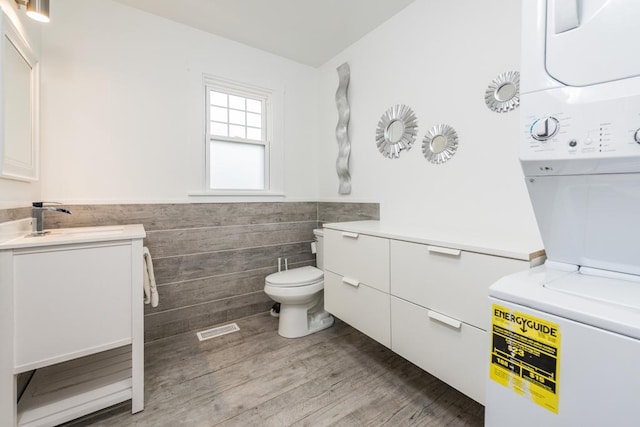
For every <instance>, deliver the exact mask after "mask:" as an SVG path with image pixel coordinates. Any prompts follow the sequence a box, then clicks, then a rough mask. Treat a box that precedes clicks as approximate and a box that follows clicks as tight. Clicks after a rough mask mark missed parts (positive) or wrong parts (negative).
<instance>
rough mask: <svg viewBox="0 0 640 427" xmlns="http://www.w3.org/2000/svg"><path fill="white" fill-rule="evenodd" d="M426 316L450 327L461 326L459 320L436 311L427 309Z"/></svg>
mask: <svg viewBox="0 0 640 427" xmlns="http://www.w3.org/2000/svg"><path fill="white" fill-rule="evenodd" d="M427 316H429V319H433V320H437V321H438V322H440V323H444V324H445V325H449V326H451V327H452V328H456V329H460V327H461V326H462V322H461V321H459V320H456V319H453V318H451V317H449V316H445V315H444V314H440V313H438V312H437V311H431V310H429V311H428V312H427Z"/></svg>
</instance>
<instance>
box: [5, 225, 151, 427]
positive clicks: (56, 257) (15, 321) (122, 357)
mask: <svg viewBox="0 0 640 427" xmlns="http://www.w3.org/2000/svg"><path fill="white" fill-rule="evenodd" d="M27 227H28V228H27ZM30 228H31V224H30V220H29V219H24V220H19V221H15V222H9V223H3V224H0V236H4V235H7V236H12V237H9V238H7V240H4V241H0V313H2V314H0V320H1V321H0V338H1V339H0V342H2V344H3V345H2V346H0V425H1V426H3V427H4V426H10V427H15V426H29V427H35V426H52V425H58V424H61V423H64V422H66V421H70V420H72V419H74V418H77V417H80V416H83V415H86V414H88V413H91V412H94V411H97V410H100V409H103V408H105V407H109V406H112V405H114V404H117V403H120V402H123V401H125V400H129V399H130V400H131V412H132V413H135V412H139V411H141V410H143V408H144V342H143V341H144V336H143V332H144V329H143V314H144V313H143V306H142V304H143V300H142V297H143V290H142V281H143V255H142V253H143V247H142V239H143V238H144V237H145V235H146V233H145V231H144V228H143V227H142V225H123V226H113V227H87V228H70V229H58V230H54V231H52V232H50V233H49V234H46V235H44V236H38V237H29V236H28V231H26V230H27V229H30ZM34 369H35V370H36V372H35V374H34V375H33V377H32V379H31V380H30V382H29V384H28V386H27V388H26V390H25V391H24V393H23V394H22V397H21V398H20V401H19V402H18V404H17V405H16V400H17V390H16V375H17V374H20V373H22V372H26V371H30V370H34Z"/></svg>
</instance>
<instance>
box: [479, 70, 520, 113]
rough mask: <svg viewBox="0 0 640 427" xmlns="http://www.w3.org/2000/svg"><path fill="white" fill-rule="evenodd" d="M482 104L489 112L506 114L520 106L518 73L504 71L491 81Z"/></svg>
mask: <svg viewBox="0 0 640 427" xmlns="http://www.w3.org/2000/svg"><path fill="white" fill-rule="evenodd" d="M484 102H485V103H486V104H487V107H488V108H489V109H490V110H491V111H495V112H496V113H506V112H508V111H511V110H513V109H515V108H516V107H518V106H519V105H520V73H519V72H518V71H506V72H504V73H500V75H498V77H496V78H495V79H493V80H492V81H491V83H490V84H489V86H488V87H487V90H486V91H485V92H484Z"/></svg>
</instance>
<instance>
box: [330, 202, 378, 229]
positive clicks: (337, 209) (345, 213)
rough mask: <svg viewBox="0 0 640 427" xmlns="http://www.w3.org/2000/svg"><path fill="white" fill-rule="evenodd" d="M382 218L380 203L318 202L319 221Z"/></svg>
mask: <svg viewBox="0 0 640 427" xmlns="http://www.w3.org/2000/svg"><path fill="white" fill-rule="evenodd" d="M368 219H376V220H378V219H380V204H379V203H341V202H318V222H319V223H320V224H324V223H325V222H345V221H363V220H368Z"/></svg>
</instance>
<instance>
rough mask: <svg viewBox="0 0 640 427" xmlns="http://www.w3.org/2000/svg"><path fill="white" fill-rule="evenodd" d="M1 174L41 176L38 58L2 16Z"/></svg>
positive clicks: (29, 178) (20, 177)
mask: <svg viewBox="0 0 640 427" xmlns="http://www.w3.org/2000/svg"><path fill="white" fill-rule="evenodd" d="M0 32H1V33H2V42H1V43H0V64H2V66H0V100H1V101H2V102H1V103H0V123H1V124H2V126H1V127H0V129H2V130H1V131H0V177H2V178H8V179H16V180H20V181H36V180H37V179H38V82H39V78H38V61H37V57H36V56H35V54H34V53H33V50H32V49H31V47H30V46H29V44H28V43H27V42H26V40H25V39H24V38H23V37H22V35H21V34H20V33H19V32H18V30H17V29H16V27H15V26H14V25H13V23H12V22H11V20H10V19H9V18H8V17H7V16H6V15H5V14H4V13H2V16H1V17H0Z"/></svg>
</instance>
